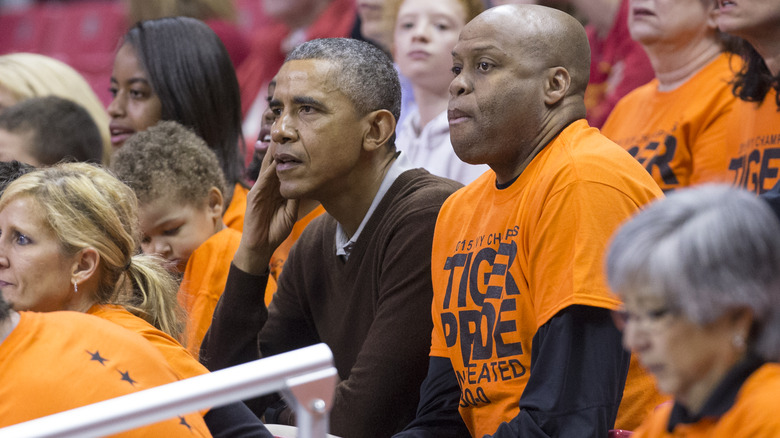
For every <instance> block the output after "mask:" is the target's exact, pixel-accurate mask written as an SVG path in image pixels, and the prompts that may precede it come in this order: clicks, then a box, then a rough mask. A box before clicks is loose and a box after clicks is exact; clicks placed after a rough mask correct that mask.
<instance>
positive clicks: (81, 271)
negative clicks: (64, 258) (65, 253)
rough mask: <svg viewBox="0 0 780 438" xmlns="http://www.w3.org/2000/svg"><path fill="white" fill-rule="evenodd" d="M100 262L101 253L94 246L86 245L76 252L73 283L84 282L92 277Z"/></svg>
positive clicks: (72, 275)
mask: <svg viewBox="0 0 780 438" xmlns="http://www.w3.org/2000/svg"><path fill="white" fill-rule="evenodd" d="M99 264H100V253H99V252H98V251H97V250H96V249H95V248H92V247H86V248H84V249H82V250H81V251H79V252H78V253H76V259H75V261H74V263H73V270H72V272H71V283H73V282H76V283H78V284H82V283H84V282H86V281H88V280H89V279H90V278H92V277H93V276H94V275H95V273H96V272H97V269H98V265H99Z"/></svg>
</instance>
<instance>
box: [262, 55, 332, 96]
mask: <svg viewBox="0 0 780 438" xmlns="http://www.w3.org/2000/svg"><path fill="white" fill-rule="evenodd" d="M337 70H338V69H337V67H336V66H335V65H334V64H333V63H332V62H330V61H328V60H324V59H301V60H294V61H287V62H285V63H284V65H283V66H282V68H281V69H280V70H279V73H278V74H277V75H276V89H275V90H274V97H278V96H279V95H282V94H283V93H285V91H286V92H288V93H289V92H293V93H297V92H305V93H306V94H329V93H334V92H340V91H341V90H340V89H339V87H338V82H337V80H336V79H337V74H338V71H337Z"/></svg>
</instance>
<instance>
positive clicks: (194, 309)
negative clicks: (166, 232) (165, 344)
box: [178, 228, 276, 359]
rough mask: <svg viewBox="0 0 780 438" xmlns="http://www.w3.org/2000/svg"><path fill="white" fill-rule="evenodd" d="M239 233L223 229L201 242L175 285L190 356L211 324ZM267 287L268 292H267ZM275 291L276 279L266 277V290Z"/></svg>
mask: <svg viewBox="0 0 780 438" xmlns="http://www.w3.org/2000/svg"><path fill="white" fill-rule="evenodd" d="M240 242H241V233H239V232H238V231H236V230H234V229H232V228H224V229H222V230H221V231H219V232H217V233H215V234H214V235H212V236H211V237H209V238H208V240H206V241H205V242H203V243H202V244H201V245H200V246H199V247H198V248H197V249H196V250H195V251H194V252H193V253H192V255H191V256H190V259H189V260H188V261H187V267H186V268H184V277H183V278H182V281H181V284H180V285H179V295H178V297H179V304H180V305H181V307H182V308H183V309H184V311H185V312H186V314H187V321H186V324H185V327H184V341H183V342H182V343H183V344H184V345H185V346H186V347H187V350H188V351H189V352H190V354H192V356H193V357H194V358H195V359H197V358H198V356H199V355H200V344H201V342H203V337H204V336H206V332H207V331H208V329H209V327H211V318H212V317H213V316H214V309H215V308H216V307H217V302H219V297H221V296H222V292H223V291H224V290H225V281H227V275H228V272H229V271H230V264H231V263H232V262H233V256H234V255H235V253H236V250H237V249H238V244H239V243H240ZM269 289H270V292H268V291H269ZM274 291H276V281H274V280H273V279H272V278H269V279H268V285H267V286H266V293H271V294H273V292H274Z"/></svg>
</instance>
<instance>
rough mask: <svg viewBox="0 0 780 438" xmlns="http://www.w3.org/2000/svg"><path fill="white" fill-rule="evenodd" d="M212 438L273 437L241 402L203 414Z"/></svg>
mask: <svg viewBox="0 0 780 438" xmlns="http://www.w3.org/2000/svg"><path fill="white" fill-rule="evenodd" d="M203 420H204V421H205V422H206V426H208V428H209V432H211V435H213V436H214V438H273V435H271V432H269V431H268V429H266V428H265V426H264V425H263V423H262V422H261V421H260V420H259V419H258V418H257V417H256V416H255V414H253V413H252V411H250V410H249V408H248V407H247V406H246V405H245V404H243V403H241V402H235V403H230V404H228V405H225V406H220V407H218V408H213V409H211V410H209V411H208V413H206V415H204V416H203Z"/></svg>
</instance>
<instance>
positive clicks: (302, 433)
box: [0, 344, 338, 438]
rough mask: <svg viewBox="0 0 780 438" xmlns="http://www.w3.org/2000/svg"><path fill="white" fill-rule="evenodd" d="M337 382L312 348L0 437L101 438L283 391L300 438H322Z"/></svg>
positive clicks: (321, 351)
mask: <svg viewBox="0 0 780 438" xmlns="http://www.w3.org/2000/svg"><path fill="white" fill-rule="evenodd" d="M337 379H338V377H337V373H336V368H334V367H333V355H332V353H331V351H330V349H329V348H328V346H326V345H325V344H317V345H313V346H311V347H306V348H301V349H299V350H294V351H290V352H288V353H283V354H279V355H277V356H272V357H269V358H266V359H260V360H256V361H253V362H249V363H245V364H242V365H237V366H234V367H231V368H226V369H224V370H219V371H215V372H213V373H209V374H205V375H202V376H197V377H192V378H189V379H186V380H181V381H178V382H174V383H169V384H167V385H162V386H158V387H156V388H151V389H147V390H144V391H139V392H136V393H133V394H128V395H124V396H122V397H117V398H114V399H110V400H106V401H102V402H99V403H95V404H92V405H88V406H83V407H80V408H76V409H72V410H69V411H65V412H60V413H58V414H54V415H49V416H47V417H42V418H38V419H35V420H31V421H28V422H25V423H20V424H16V425H13V426H9V427H6V428H3V429H0V437H3V438H16V437H19V438H28V437H32V436H34V437H39V438H45V437H79V438H82V437H101V436H105V435H110V434H115V433H119V432H122V431H126V430H130V429H134V428H137V427H141V426H144V425H147V424H151V423H155V422H158V421H162V420H166V419H168V418H173V417H175V416H177V415H184V414H188V413H190V412H195V411H200V410H203V409H208V408H210V407H214V406H222V405H225V404H228V403H232V402H236V401H239V400H245V399H248V398H252V397H256V396H259V395H263V394H268V393H271V392H275V391H282V392H283V393H284V395H285V397H286V398H287V400H288V402H290V404H291V406H292V407H293V408H294V409H295V413H296V418H297V422H298V436H299V438H323V437H325V436H326V433H327V431H328V413H329V412H330V408H331V405H332V402H333V392H334V389H335V386H336V381H337Z"/></svg>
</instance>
